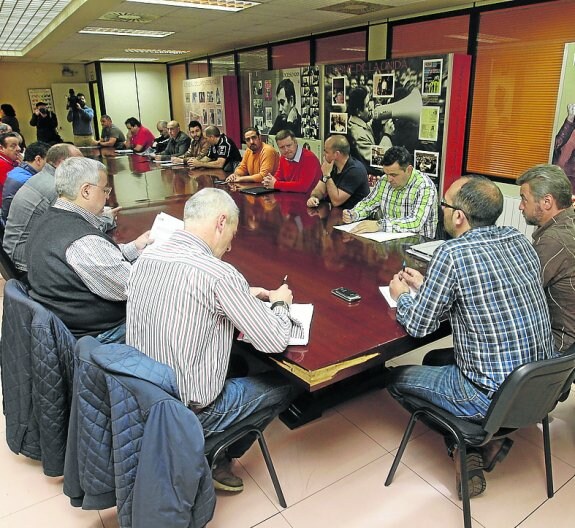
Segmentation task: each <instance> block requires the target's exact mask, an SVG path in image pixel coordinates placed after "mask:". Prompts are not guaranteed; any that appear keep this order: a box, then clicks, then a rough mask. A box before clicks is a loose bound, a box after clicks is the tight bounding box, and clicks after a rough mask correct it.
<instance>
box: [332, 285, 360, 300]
mask: <svg viewBox="0 0 575 528" xmlns="http://www.w3.org/2000/svg"><path fill="white" fill-rule="evenodd" d="M331 293H333V294H334V295H335V296H336V297H339V298H340V299H343V300H344V301H347V302H349V303H352V302H356V301H359V300H360V299H361V295H359V293H357V292H354V291H353V290H350V289H349V288H343V287H340V288H334V289H333V290H331Z"/></svg>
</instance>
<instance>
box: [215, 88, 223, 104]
mask: <svg viewBox="0 0 575 528" xmlns="http://www.w3.org/2000/svg"><path fill="white" fill-rule="evenodd" d="M216 104H217V105H221V104H222V96H221V95H220V89H219V88H216Z"/></svg>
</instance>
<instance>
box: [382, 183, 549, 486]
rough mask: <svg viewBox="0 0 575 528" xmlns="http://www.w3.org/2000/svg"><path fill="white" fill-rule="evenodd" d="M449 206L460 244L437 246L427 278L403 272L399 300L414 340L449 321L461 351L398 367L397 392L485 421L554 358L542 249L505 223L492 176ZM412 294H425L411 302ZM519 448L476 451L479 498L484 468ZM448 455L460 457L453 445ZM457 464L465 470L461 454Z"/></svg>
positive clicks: (501, 445)
mask: <svg viewBox="0 0 575 528" xmlns="http://www.w3.org/2000/svg"><path fill="white" fill-rule="evenodd" d="M441 206H442V208H443V213H444V218H445V230H446V231H447V232H448V233H449V234H450V235H451V236H452V237H453V238H452V239H451V240H447V241H446V242H444V243H443V244H442V245H441V246H439V247H438V248H437V250H436V251H435V253H434V254H433V257H432V259H431V262H430V264H429V268H428V270H427V273H426V275H425V277H423V276H422V275H421V274H420V273H419V272H418V271H416V270H415V269H412V268H409V267H406V268H405V269H404V270H403V271H401V272H400V273H398V274H396V275H395V276H394V277H393V280H392V281H391V283H390V294H391V297H392V298H393V299H394V300H397V314H396V317H397V321H398V322H399V323H400V324H402V325H403V326H404V327H405V329H406V331H407V332H408V334H410V335H412V336H414V337H422V336H425V335H427V334H430V333H432V332H433V331H434V330H436V329H437V328H438V327H439V325H440V322H441V320H442V319H444V318H445V317H447V318H448V319H449V322H450V323H451V327H452V330H453V349H444V350H438V351H433V352H430V353H429V354H427V355H426V356H425V358H424V360H423V365H410V366H403V367H399V368H396V369H394V370H393V371H392V375H391V382H390V384H389V386H388V389H389V391H390V393H391V394H392V396H394V397H397V398H401V394H402V393H403V394H413V395H415V396H418V397H419V398H422V399H424V400H428V401H430V402H432V403H433V404H435V405H437V406H439V407H442V408H444V409H446V410H447V411H449V412H450V413H452V414H454V415H456V416H458V417H460V418H462V419H466V420H470V421H473V422H477V421H481V420H482V419H483V418H484V417H485V414H486V412H487V410H488V408H489V406H490V404H491V398H492V396H493V394H494V393H495V392H496V391H497V390H498V388H499V387H500V385H501V384H502V383H503V381H504V380H505V378H506V377H507V376H508V375H509V374H510V373H511V371H512V370H514V369H515V368H516V367H517V366H519V365H522V364H523V363H529V362H531V361H536V360H540V359H545V358H549V357H551V356H552V355H553V352H554V351H553V336H552V333H551V325H550V321H549V313H548V310H547V303H546V300H545V294H544V292H543V288H542V286H541V280H540V264H539V259H538V257H537V254H536V253H535V250H534V249H533V247H532V246H531V244H530V242H529V240H528V239H527V238H526V237H525V236H524V235H523V234H522V233H519V232H518V231H517V230H516V229H515V228H513V227H506V226H504V227H499V226H496V225H495V222H496V220H497V218H498V217H499V215H500V214H501V212H502V210H503V196H502V195H501V191H500V190H499V188H498V187H497V186H496V185H495V184H494V183H493V182H491V181H490V180H488V179H486V178H483V177H480V176H463V177H461V178H460V179H458V180H456V181H455V182H454V183H453V184H452V185H451V187H450V188H449V189H448V190H447V192H446V194H445V199H444V200H442V202H441ZM410 288H411V289H413V290H415V291H416V292H417V293H416V295H415V297H411V296H410V295H405V293H409V290H410ZM449 442H451V440H449ZM512 443H513V442H512V440H509V439H499V440H495V441H492V442H490V443H489V444H487V445H486V446H484V447H483V448H481V449H479V450H472V449H468V452H467V465H468V469H469V490H470V496H474V495H479V494H480V493H482V492H483V491H484V490H485V487H486V482H485V478H484V475H483V470H485V471H491V470H492V469H493V467H494V466H495V464H496V463H497V462H500V461H501V460H503V458H504V457H505V455H506V454H507V453H508V451H509V449H510V447H511V444H512ZM448 450H449V452H450V454H451V455H452V456H453V446H452V445H448ZM453 458H454V460H455V461H456V463H457V461H458V460H459V456H453ZM459 471H460V468H458V467H456V482H457V486H458V487H459V484H460V481H459V475H460V473H459Z"/></svg>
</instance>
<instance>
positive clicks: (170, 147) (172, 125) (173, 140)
mask: <svg viewBox="0 0 575 528" xmlns="http://www.w3.org/2000/svg"><path fill="white" fill-rule="evenodd" d="M168 134H169V135H170V139H169V141H168V144H167V145H166V148H165V149H164V151H163V152H162V153H161V154H156V155H155V156H154V159H155V160H157V161H170V159H171V158H172V156H175V157H183V155H184V154H185V153H186V152H187V150H188V149H189V148H190V143H191V141H192V140H191V139H190V137H189V136H188V135H187V134H184V132H182V131H181V130H180V123H178V122H177V121H170V122H169V123H168Z"/></svg>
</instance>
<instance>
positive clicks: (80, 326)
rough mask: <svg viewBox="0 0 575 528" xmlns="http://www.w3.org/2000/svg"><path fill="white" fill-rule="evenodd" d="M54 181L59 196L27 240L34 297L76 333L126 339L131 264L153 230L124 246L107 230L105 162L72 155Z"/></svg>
mask: <svg viewBox="0 0 575 528" xmlns="http://www.w3.org/2000/svg"><path fill="white" fill-rule="evenodd" d="M54 181H55V185H56V192H57V193H58V199H57V200H56V202H55V203H54V205H53V206H52V207H50V208H49V209H48V210H47V211H46V213H44V215H42V217H40V219H39V220H38V221H36V222H34V224H33V225H32V228H31V230H30V238H29V239H28V242H27V244H26V262H27V263H28V281H29V283H30V287H31V291H30V296H31V297H32V298H33V299H34V300H36V301H38V302H39V303H40V304H42V305H44V306H46V308H48V309H49V310H51V311H53V312H54V313H55V314H56V315H57V316H58V317H59V318H60V319H61V320H62V321H63V322H64V324H65V325H66V326H67V327H68V328H69V329H70V331H71V332H72V333H73V334H74V335H75V336H76V337H81V336H84V335H92V336H94V337H96V338H97V339H98V340H99V341H101V342H103V343H111V342H116V343H117V342H124V336H125V332H126V330H125V326H126V325H125V318H126V285H127V282H128V276H129V274H130V269H131V267H132V266H131V262H133V261H134V260H135V259H136V258H138V256H139V254H140V251H141V250H142V249H144V248H145V247H146V245H147V244H149V243H150V239H149V233H150V232H149V231H146V232H145V233H144V234H142V235H140V236H139V237H138V238H137V239H136V240H134V241H133V242H131V243H129V244H120V245H118V244H116V243H115V242H114V241H113V240H112V239H111V238H110V237H109V236H108V235H106V234H105V233H102V231H101V230H100V225H101V221H100V219H99V218H98V215H101V214H102V212H103V211H104V206H105V204H106V200H107V198H108V196H109V195H110V191H111V190H112V188H111V187H108V174H107V172H106V167H105V166H104V165H103V164H102V163H100V162H99V161H95V160H92V159H88V158H79V157H72V158H68V159H66V160H64V161H63V162H62V163H60V165H58V168H57V169H56V173H55V176H54Z"/></svg>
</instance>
